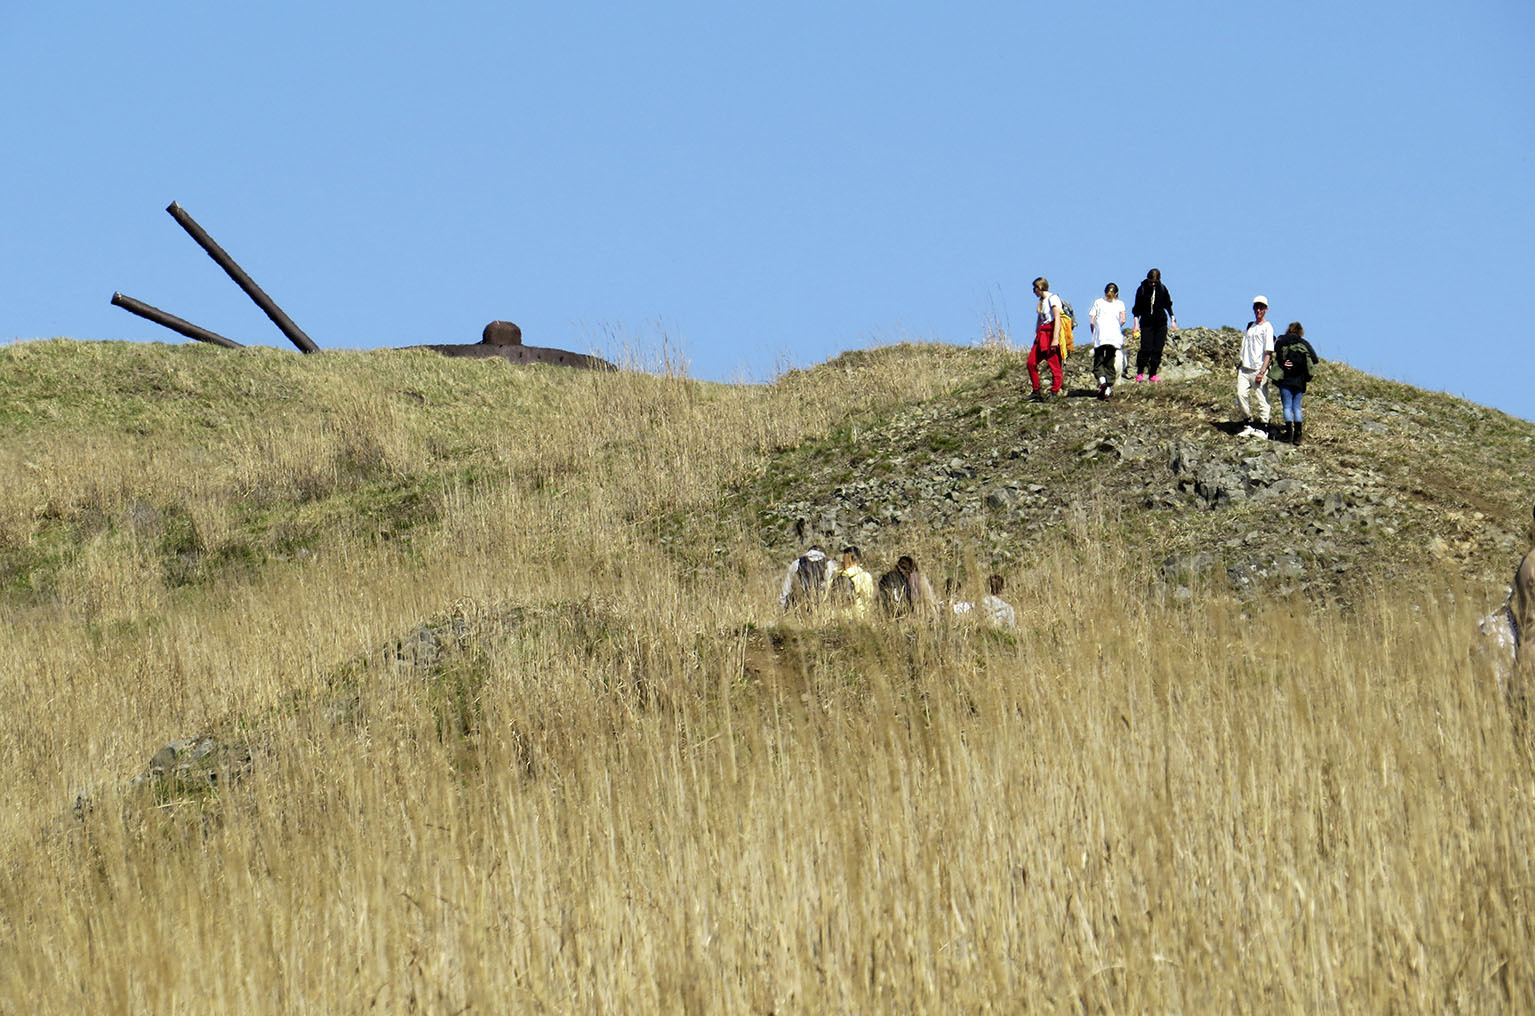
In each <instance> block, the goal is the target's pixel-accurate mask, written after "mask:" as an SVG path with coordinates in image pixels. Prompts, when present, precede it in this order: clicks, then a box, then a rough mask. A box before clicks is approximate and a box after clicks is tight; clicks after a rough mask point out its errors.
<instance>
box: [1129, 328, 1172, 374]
mask: <svg viewBox="0 0 1535 1016" xmlns="http://www.w3.org/2000/svg"><path fill="white" fill-rule="evenodd" d="M1165 345H1167V322H1166V321H1163V322H1162V323H1161V324H1156V323H1155V322H1152V321H1142V322H1141V347H1140V348H1139V349H1138V350H1136V351H1135V372H1136V373H1137V374H1146V375H1151V374H1160V373H1162V347H1163V346H1165Z"/></svg>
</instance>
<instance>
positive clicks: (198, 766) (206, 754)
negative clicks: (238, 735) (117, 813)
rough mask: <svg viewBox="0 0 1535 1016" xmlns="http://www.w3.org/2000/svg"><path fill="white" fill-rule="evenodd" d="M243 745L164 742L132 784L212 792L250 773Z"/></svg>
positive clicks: (209, 739) (208, 739) (212, 740)
mask: <svg viewBox="0 0 1535 1016" xmlns="http://www.w3.org/2000/svg"><path fill="white" fill-rule="evenodd" d="M251 764H252V763H251V750H250V748H249V747H248V746H247V745H244V744H240V743H232V742H224V741H221V740H219V739H218V738H216V737H213V736H210V735H202V736H199V737H182V738H177V739H175V740H173V741H168V742H166V743H165V745H164V746H162V747H161V748H160V750H159V751H157V752H155V753H154V755H153V756H151V758H150V760H149V766H148V768H146V769H145V770H144V771H143V772H142V773H140V774H139V775H138V776H135V777H134V778H133V781H132V785H134V786H142V785H150V786H153V787H156V788H158V789H161V790H165V791H168V792H172V793H177V792H181V793H185V792H191V791H198V790H207V789H212V788H215V787H218V786H222V785H227V784H230V783H233V782H235V781H236V780H238V779H240V777H242V776H244V775H245V774H247V773H249V772H250V770H251Z"/></svg>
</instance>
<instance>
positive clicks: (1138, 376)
mask: <svg viewBox="0 0 1535 1016" xmlns="http://www.w3.org/2000/svg"><path fill="white" fill-rule="evenodd" d="M1130 313H1131V314H1133V315H1135V329H1134V331H1133V332H1132V333H1131V334H1132V335H1133V336H1134V337H1135V338H1136V339H1137V340H1139V343H1140V344H1139V345H1138V346H1137V347H1136V350H1135V380H1137V381H1145V380H1146V379H1147V378H1150V379H1151V380H1153V381H1160V380H1162V348H1163V347H1164V346H1166V345H1167V329H1168V326H1169V324H1171V326H1172V329H1173V331H1175V332H1176V331H1177V330H1178V319H1177V317H1175V316H1174V315H1173V297H1172V294H1171V293H1169V292H1168V291H1167V287H1166V286H1164V285H1162V270H1161V269H1160V268H1153V269H1152V270H1151V271H1149V272H1147V273H1146V279H1145V281H1144V282H1142V283H1141V284H1140V285H1139V286H1137V287H1136V290H1135V303H1134V304H1133V305H1132V306H1131V308H1130ZM1129 371H1130V367H1129V364H1126V365H1125V372H1126V374H1128V373H1129Z"/></svg>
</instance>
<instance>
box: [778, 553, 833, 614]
mask: <svg viewBox="0 0 1535 1016" xmlns="http://www.w3.org/2000/svg"><path fill="white" fill-rule="evenodd" d="M830 579H831V562H830V560H828V559H827V557H826V549H825V548H824V547H822V546H821V545H820V544H816V545H815V546H813V547H811V548H810V549H809V550H807V551H805V553H804V554H803V555H801V556H800V557H797V558H795V559H794V560H793V561H791V562H789V571H788V574H786V575H785V576H784V577H783V588H782V589H781V590H780V591H779V593H778V608H779V609H780V610H791V609H795V608H799V607H807V608H809V607H816V606H819V605H820V603H821V599H822V597H823V595H824V594H825V592H826V585H827V583H828V582H829V581H830Z"/></svg>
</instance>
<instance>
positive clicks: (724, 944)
mask: <svg viewBox="0 0 1535 1016" xmlns="http://www.w3.org/2000/svg"><path fill="white" fill-rule="evenodd" d="M1234 341H1235V340H1234V337H1233V336H1232V335H1231V334H1230V333H1222V332H1216V331H1202V330H1188V331H1186V332H1185V333H1183V334H1182V335H1181V336H1180V337H1178V338H1177V339H1176V340H1175V342H1174V343H1173V348H1172V350H1171V355H1170V357H1169V367H1170V369H1169V371H1168V372H1167V373H1168V374H1169V376H1171V377H1176V378H1177V380H1175V381H1168V382H1166V383H1164V384H1161V385H1158V386H1150V385H1140V386H1135V385H1125V386H1121V387H1120V388H1119V389H1117V395H1116V398H1115V399H1114V400H1112V401H1110V402H1109V403H1106V404H1105V403H1099V402H1098V401H1096V400H1095V399H1092V398H1086V397H1079V398H1068V399H1064V400H1059V401H1057V402H1056V403H1054V404H1050V405H1045V406H1038V405H1030V404H1027V403H1025V402H1024V401H1023V398H1022V396H1023V395H1024V394H1026V393H1027V381H1026V378H1025V377H1024V374H1023V368H1022V363H1021V358H1020V357H1019V355H1018V354H1016V353H1013V352H1009V351H1006V350H1001V349H980V348H972V349H958V348H952V347H942V346H911V345H908V346H898V347H891V348H885V349H877V350H869V351H862V352H857V353H849V354H845V355H843V356H841V357H839V358H837V359H836V360H834V361H832V362H830V363H827V364H823V365H820V366H818V367H815V368H813V369H811V370H807V371H795V372H791V373H790V374H788V375H785V376H784V377H782V378H780V379H779V380H778V381H777V382H775V383H774V384H772V385H765V386H730V385H716V384H706V383H701V382H697V381H693V380H689V379H686V378H680V377H665V376H651V375H648V374H644V373H623V374H618V375H598V374H589V373H577V372H566V371H561V370H558V369H555V368H546V367H533V368H527V367H515V366H511V365H508V364H505V363H502V362H501V361H484V362H468V361H459V360H448V359H443V358H440V357H437V356H435V355H433V354H430V353H425V352H377V353H327V354H325V355H323V356H316V357H299V356H296V355H293V354H291V353H285V352H281V351H277V350H264V349H248V350H241V351H227V350H217V349H211V348H206V347H197V346H180V347H165V346H150V345H127V344H114V343H81V342H70V341H65V340H55V341H50V342H39V343H27V344H19V345H14V346H11V347H8V348H6V349H3V350H0V422H3V423H4V426H5V433H6V437H5V439H4V440H3V441H0V476H3V479H4V483H3V484H0V604H3V605H4V608H5V611H6V614H7V616H8V618H9V619H10V621H11V624H10V630H11V634H10V636H9V648H10V650H11V651H10V652H9V653H7V654H6V656H5V660H4V662H3V664H0V704H3V707H4V710H5V715H6V716H7V718H8V722H7V731H8V732H7V736H6V737H5V738H4V739H3V741H0V763H3V764H0V774H3V775H0V780H3V782H4V793H5V799H6V800H7V801H10V802H12V806H11V807H10V808H9V809H8V810H7V816H6V818H5V820H4V821H3V822H0V872H3V874H0V954H3V955H5V956H7V957H8V958H10V962H8V963H6V964H3V965H0V1010H8V1009H11V1008H15V1009H22V1008H27V1009H38V1010H41V1011H61V1012H62V1011H82V1010H91V1011H125V1012H126V1011H148V1010H152V1011H158V1012H178V1011H191V1010H192V1009H193V1008H194V1007H196V1008H198V1009H201V1010H205V1011H206V1010H208V1009H212V1010H213V1011H272V1010H274V1009H275V1010H279V1011H284V1010H292V1011H325V1012H335V1011H355V1010H361V1009H366V1008H369V1007H375V1008H381V1009H383V1010H385V1011H401V1010H406V1009H410V1008H416V1009H422V1010H426V1011H461V1010H464V1009H465V1008H468V1009H469V1010H471V1011H485V1010H489V1011H508V1010H511V1011H535V1010H550V1009H552V1010H555V1011H586V1010H605V1011H614V1010H617V1011H654V1010H666V1011H674V1010H686V1011H696V1012H796V1011H828V1010H829V1011H870V1010H876V1011H890V1010H896V1011H914V1010H915V1011H944V1012H948V1011H954V1010H970V1009H982V1008H986V1007H988V1006H989V1007H993V1008H1005V1009H1008V1010H1036V1009H1037V1010H1057V1009H1069V1010H1073V1011H1084V1010H1085V1011H1124V1010H1128V1011H1152V1010H1158V1011H1167V1010H1172V1009H1186V1010H1193V1011H1209V1010H1216V1009H1219V1010H1227V1009H1233V1008H1239V1009H1255V1008H1265V1009H1277V1008H1283V1009H1308V1010H1309V1009H1317V1008H1322V1007H1324V1006H1325V1007H1328V1008H1347V1009H1367V1010H1370V1011H1378V1010H1381V1009H1387V1008H1401V1009H1443V1008H1463V1009H1475V1010H1493V1011H1496V1010H1503V1009H1507V1010H1509V1011H1520V1010H1522V1009H1526V1008H1528V1007H1529V1006H1530V1005H1531V1003H1532V1002H1535V969H1532V966H1531V963H1530V960H1529V956H1530V955H1531V954H1532V950H1531V944H1532V935H1531V927H1530V920H1529V906H1528V893H1529V887H1530V886H1531V885H1532V884H1535V879H1532V872H1531V864H1530V861H1529V855H1528V851H1526V850H1524V849H1523V847H1522V845H1523V844H1525V843H1528V842H1529V841H1530V838H1531V835H1532V833H1535V809H1532V803H1531V799H1530V788H1531V785H1532V784H1531V776H1532V765H1531V755H1530V749H1531V742H1530V735H1529V733H1528V731H1527V730H1526V728H1525V727H1524V726H1523V725H1522V722H1521V721H1520V719H1519V715H1518V711H1517V710H1512V711H1511V710H1510V708H1509V706H1508V705H1507V703H1506V702H1505V701H1504V700H1503V699H1502V698H1501V697H1500V696H1499V695H1498V694H1497V693H1496V691H1495V688H1494V686H1493V682H1492V679H1491V676H1490V672H1489V671H1488V669H1487V666H1486V664H1485V661H1483V660H1480V659H1479V658H1477V657H1476V656H1474V655H1473V653H1472V651H1471V650H1472V632H1473V630H1474V622H1475V619H1476V617H1477V616H1479V614H1480V613H1484V612H1485V611H1486V610H1489V609H1491V606H1492V605H1494V604H1495V603H1496V602H1497V601H1498V600H1499V599H1500V598H1501V596H1502V593H1503V591H1504V588H1505V587H1506V581H1507V578H1508V575H1510V574H1511V572H1512V568H1513V566H1514V563H1515V562H1516V560H1517V556H1518V554H1519V553H1521V552H1522V550H1523V549H1524V546H1525V529H1526V523H1527V522H1528V519H1529V511H1530V505H1529V497H1530V495H1529V492H1530V491H1531V490H1532V489H1535V484H1532V482H1531V481H1532V479H1535V476H1532V469H1535V467H1532V456H1531V454H1530V453H1531V450H1532V445H1535V426H1532V425H1531V424H1529V423H1526V422H1524V421H1519V420H1515V419H1513V418H1510V417H1507V416H1505V415H1503V414H1499V413H1496V412H1492V411H1490V410H1486V409H1483V408H1481V407H1476V406H1472V405H1469V404H1466V403H1463V402H1460V401H1458V400H1455V399H1452V398H1449V397H1447V396H1443V395H1436V394H1431V393H1426V392H1422V391H1420V390H1417V389H1413V388H1410V387H1408V386H1404V385H1399V384H1394V383H1391V382H1386V381H1382V380H1380V379H1377V378H1373V377H1370V376H1368V375H1364V374H1362V373H1360V372H1358V371H1354V370H1352V369H1350V368H1348V367H1347V366H1345V365H1342V364H1338V363H1327V364H1325V365H1324V366H1323V368H1322V372H1321V374H1320V376H1319V378H1318V380H1317V382H1316V384H1315V387H1314V388H1313V391H1312V393H1311V394H1310V395H1308V403H1307V413H1308V416H1307V420H1308V435H1307V436H1308V441H1307V443H1306V444H1305V445H1304V446H1302V447H1301V448H1298V449H1291V448H1288V447H1268V446H1265V445H1263V444H1262V443H1259V442H1254V441H1251V440H1247V441H1242V440H1240V439H1237V438H1235V437H1232V436H1230V435H1228V434H1226V433H1225V432H1224V431H1223V430H1222V429H1221V428H1220V427H1219V426H1218V425H1219V424H1220V423H1222V422H1223V421H1224V420H1225V419H1226V414H1227V412H1228V411H1229V410H1228V407H1227V404H1228V403H1229V401H1230V389H1231V378H1230V376H1229V373H1230V372H1229V370H1228V369H1227V368H1226V366H1225V361H1226V360H1228V359H1229V358H1230V356H1229V350H1227V349H1225V345H1226V344H1227V343H1228V342H1229V343H1230V344H1232V345H1234ZM1325 352H1326V351H1325V350H1324V353H1325ZM1082 362H1083V361H1082V359H1081V358H1079V360H1078V361H1077V362H1076V363H1075V364H1074V366H1073V370H1074V371H1075V374H1074V376H1072V377H1071V378H1070V381H1072V382H1074V383H1075V385H1076V387H1079V388H1085V387H1086V385H1087V379H1086V377H1085V373H1084V372H1083V369H1082ZM1276 411H1277V400H1276ZM801 520H803V522H802V525H801V526H800V528H801V529H802V530H803V531H804V532H805V536H804V540H811V539H821V540H823V541H824V542H826V543H827V544H828V545H831V544H833V543H841V542H854V543H858V544H860V545H861V546H863V547H864V549H865V553H866V554H867V555H868V556H869V557H870V558H872V559H873V560H874V562H875V563H876V564H882V565H884V566H888V564H889V562H890V561H892V560H893V559H894V557H895V556H896V555H897V554H899V553H902V552H912V553H914V554H915V555H916V556H917V557H918V560H919V561H920V562H921V563H922V564H923V566H924V568H925V570H927V571H928V573H929V574H930V575H931V576H932V577H933V578H934V579H935V581H937V583H938V584H939V586H940V588H942V586H943V585H944V584H945V583H946V582H947V581H952V582H953V583H954V584H955V585H956V587H957V588H958V589H959V590H961V591H962V592H963V593H964V594H965V595H967V596H973V595H974V594H975V592H976V591H977V590H978V587H979V583H980V582H981V580H982V579H983V578H984V576H985V575H986V574H989V573H990V572H992V571H997V572H1000V573H1002V574H1003V575H1004V576H1005V577H1006V578H1007V580H1008V583H1009V598H1010V599H1012V600H1013V601H1014V603H1015V605H1016V606H1017V607H1018V611H1019V616H1020V625H1019V628H1018V629H1017V630H1016V631H1013V632H997V631H989V630H985V629H978V628H975V627H973V626H968V625H964V624H958V623H956V624H937V625H925V624H911V623H888V624H887V623H877V624H867V625H865V624H859V623H854V622H851V621H848V620H845V619H842V618H839V617H835V616H827V617H816V618H803V617H801V618H792V619H785V618H781V617H780V616H779V615H778V614H777V609H776V602H775V598H776V593H777V587H778V583H779V581H780V579H781V576H782V572H783V568H784V566H785V565H786V564H787V562H788V561H789V560H790V559H791V557H792V556H793V555H794V554H796V553H797V552H798V550H799V549H800V547H801V545H802V542H803V541H802V540H801V538H800V537H798V536H797V535H796V523H799V522H801ZM162 747H163V748H165V749H166V750H163V751H162V750H161V749H162ZM152 756H154V758H153V760H152V758H151V757H152Z"/></svg>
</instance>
